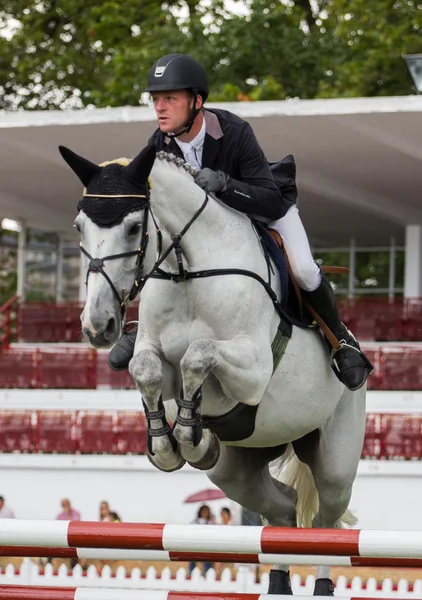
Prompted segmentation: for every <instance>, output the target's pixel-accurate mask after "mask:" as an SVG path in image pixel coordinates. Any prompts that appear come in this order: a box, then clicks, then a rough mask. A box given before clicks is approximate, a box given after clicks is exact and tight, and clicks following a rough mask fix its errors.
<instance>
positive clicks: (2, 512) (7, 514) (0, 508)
mask: <svg viewBox="0 0 422 600" xmlns="http://www.w3.org/2000/svg"><path fill="white" fill-rule="evenodd" d="M14 518H15V513H14V512H13V510H12V509H11V508H9V507H8V506H6V505H5V502H4V496H0V519H14Z"/></svg>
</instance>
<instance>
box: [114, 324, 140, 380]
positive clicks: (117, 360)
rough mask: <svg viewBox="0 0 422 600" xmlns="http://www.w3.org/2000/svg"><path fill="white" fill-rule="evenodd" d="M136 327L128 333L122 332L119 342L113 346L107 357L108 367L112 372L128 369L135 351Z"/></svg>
mask: <svg viewBox="0 0 422 600" xmlns="http://www.w3.org/2000/svg"><path fill="white" fill-rule="evenodd" d="M137 333H138V327H137V326H136V327H134V328H133V329H131V330H130V331H123V335H122V337H121V338H120V340H119V341H118V342H117V343H116V344H115V345H114V346H113V348H112V350H111V352H110V354H109V355H108V366H109V367H110V368H112V369H113V371H124V370H125V369H127V368H128V366H129V362H130V359H131V358H132V356H133V351H134V349H135V342H136V334H137Z"/></svg>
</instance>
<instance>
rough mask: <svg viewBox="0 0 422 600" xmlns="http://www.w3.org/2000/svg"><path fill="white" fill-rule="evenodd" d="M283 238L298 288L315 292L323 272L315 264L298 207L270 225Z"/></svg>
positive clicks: (292, 207)
mask: <svg viewBox="0 0 422 600" xmlns="http://www.w3.org/2000/svg"><path fill="white" fill-rule="evenodd" d="M268 227H271V229H275V230H276V231H277V232H278V233H279V234H280V235H281V237H282V238H283V242H284V247H285V249H286V252H287V255H288V257H289V261H290V266H291V269H292V272H293V275H294V276H295V278H296V281H297V284H298V286H299V287H300V288H301V289H302V290H305V291H307V292H313V291H314V290H316V289H317V287H318V286H319V284H320V283H321V271H320V269H319V267H318V265H317V264H316V263H315V261H314V258H313V256H312V252H311V248H310V246H309V241H308V236H307V235H306V231H305V228H304V227H303V224H302V221H301V218H300V216H299V210H298V208H297V206H291V207H290V208H289V210H288V211H287V213H286V214H285V216H284V217H282V218H281V219H278V221H273V222H272V223H269V225H268Z"/></svg>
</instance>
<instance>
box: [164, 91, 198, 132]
mask: <svg viewBox="0 0 422 600" xmlns="http://www.w3.org/2000/svg"><path fill="white" fill-rule="evenodd" d="M197 99H198V94H197V93H196V92H193V106H192V110H191V113H190V116H189V121H188V122H187V123H186V124H185V126H184V128H183V129H182V131H179V132H178V133H166V136H167V137H169V138H175V137H179V135H183V134H184V133H189V131H190V130H191V129H192V125H193V122H194V121H195V119H196V117H197V116H198V115H199V112H200V110H201V109H200V108H195V107H196V101H197Z"/></svg>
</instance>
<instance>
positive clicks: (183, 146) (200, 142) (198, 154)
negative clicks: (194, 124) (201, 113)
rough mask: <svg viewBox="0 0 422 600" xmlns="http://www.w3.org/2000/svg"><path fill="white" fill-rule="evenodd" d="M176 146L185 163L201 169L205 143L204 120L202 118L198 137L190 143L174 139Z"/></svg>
mask: <svg viewBox="0 0 422 600" xmlns="http://www.w3.org/2000/svg"><path fill="white" fill-rule="evenodd" d="M174 139H175V141H176V144H177V145H178V146H179V148H180V150H181V151H182V152H183V157H184V159H185V161H186V162H187V163H189V164H190V165H192V166H193V167H196V168H197V169H201V168H202V153H203V151H204V142H205V119H204V118H202V127H201V131H200V132H199V133H198V135H197V136H196V137H195V138H193V140H191V141H190V142H181V141H180V140H179V138H174Z"/></svg>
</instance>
